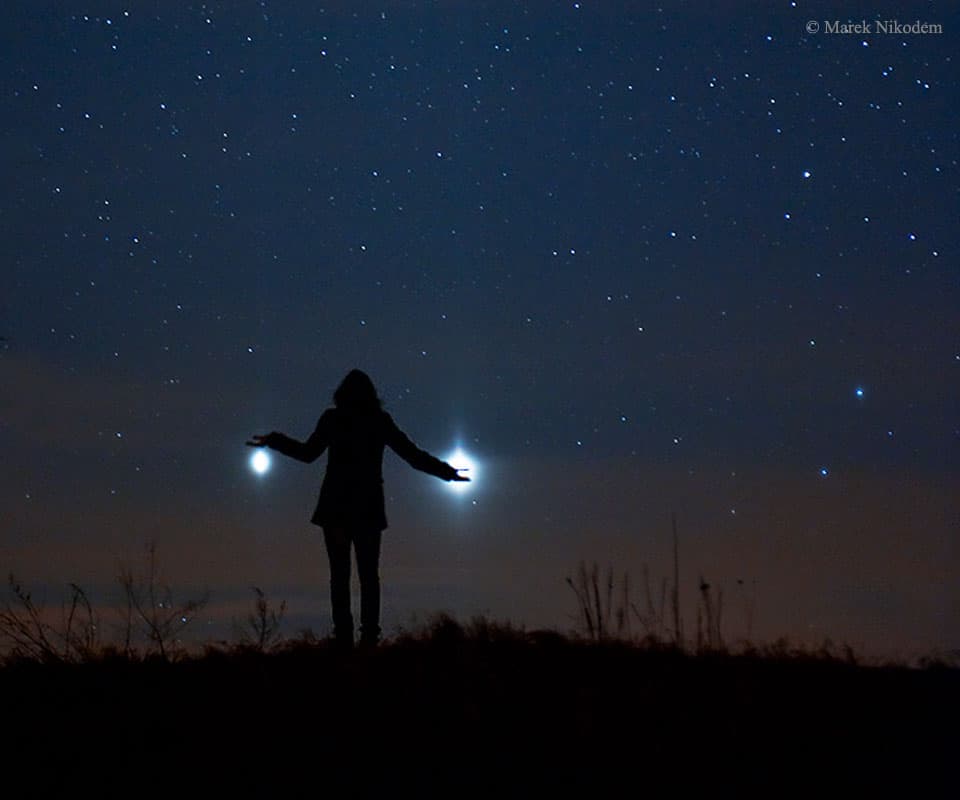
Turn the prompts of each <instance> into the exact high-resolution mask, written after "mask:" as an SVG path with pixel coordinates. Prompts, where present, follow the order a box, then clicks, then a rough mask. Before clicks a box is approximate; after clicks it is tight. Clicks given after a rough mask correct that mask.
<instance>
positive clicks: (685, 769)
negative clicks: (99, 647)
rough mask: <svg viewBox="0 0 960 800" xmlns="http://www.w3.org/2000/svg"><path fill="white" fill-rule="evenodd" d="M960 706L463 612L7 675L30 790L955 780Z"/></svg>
mask: <svg viewBox="0 0 960 800" xmlns="http://www.w3.org/2000/svg"><path fill="white" fill-rule="evenodd" d="M958 699H960V671H958V670H955V669H946V668H930V669H925V670H916V669H906V668H898V667H882V668H881V667H862V666H857V665H855V664H852V663H849V662H846V661H843V660H840V659H836V658H829V657H823V656H821V657H815V656H810V655H801V654H785V653H783V654H780V655H776V654H767V655H765V656H758V655H753V656H750V655H747V656H731V655H721V654H714V655H710V654H706V655H699V656H696V655H690V654H685V653H682V652H680V651H677V650H672V649H658V648H651V647H637V646H635V645H627V644H624V643H608V644H595V643H594V644H588V643H583V642H575V641H571V640H568V639H566V638H564V637H562V636H560V635H558V634H550V633H544V634H526V633H523V632H520V631H516V630H512V629H510V628H498V627H496V626H490V625H485V624H480V625H474V626H472V627H471V628H469V629H464V628H463V627H461V626H459V625H457V624H456V623H455V622H453V621H451V620H441V621H439V622H438V623H437V624H435V625H434V626H433V627H432V628H431V629H429V630H427V631H424V632H422V633H420V634H417V635H408V636H404V637H401V638H399V639H397V640H394V641H391V642H389V643H387V644H386V645H384V646H382V647H380V648H378V649H377V650H374V651H361V650H357V651H350V652H341V651H338V650H336V649H334V648H333V647H332V646H331V645H330V644H328V643H326V642H320V643H315V644H307V643H287V644H286V645H285V646H284V647H281V648H279V649H277V650H276V651H274V652H272V653H268V654H264V653H260V652H257V651H256V650H254V649H250V648H247V649H243V648H233V649H230V650H219V651H218V650H210V651H208V653H207V654H206V655H205V656H204V657H201V658H189V659H183V660H180V661H175V662H169V661H165V660H159V659H154V660H150V659H147V660H131V659H127V658H120V657H113V658H110V657H106V658H103V659H100V660H96V661H92V662H89V663H81V664H38V663H35V662H12V663H10V664H8V665H7V666H5V667H4V668H3V669H0V714H2V719H3V728H4V739H5V741H4V745H3V752H4V754H5V756H7V758H6V759H5V760H6V761H7V763H8V764H10V765H16V766H15V769H11V768H9V767H8V769H7V772H8V775H9V776H13V777H15V778H16V783H17V784H19V786H20V788H21V790H22V792H21V794H19V795H18V796H31V795H33V796H65V795H67V794H70V793H74V792H76V791H78V790H80V789H81V788H89V789H93V790H95V791H97V792H100V793H103V794H117V793H124V794H126V793H130V794H138V795H141V796H172V795H173V794H176V795H182V794H184V793H187V794H193V793H195V792H200V791H204V792H209V791H215V792H216V793H217V796H223V793H225V792H226V793H239V794H241V795H247V794H250V793H252V792H257V793H267V794H270V795H271V796H279V795H278V793H282V794H291V795H292V794H294V793H296V795H297V796H299V795H302V794H304V793H312V794H316V795H320V796H322V795H323V794H325V793H326V791H327V790H330V791H331V792H334V791H335V793H336V794H343V793H344V792H345V791H347V792H348V793H354V792H360V793H364V794H367V793H369V794H374V793H380V792H386V791H390V792H391V793H393V792H395V791H396V790H398V789H400V788H410V789H420V790H424V791H427V792H430V793H435V792H438V791H449V792H453V793H454V794H455V795H456V796H480V795H488V794H490V793H493V792H496V793H498V794H501V795H502V794H504V793H505V794H507V795H509V796H516V795H519V794H526V793H530V792H534V793H535V794H537V795H538V796H539V795H540V794H541V793H542V792H548V791H557V790H564V792H565V793H566V791H567V790H571V789H576V790H578V791H583V792H585V793H587V792H589V793H591V794H592V793H594V792H596V791H598V790H600V791H612V790H618V791H619V790H631V791H633V790H636V791H634V793H636V792H640V791H653V790H657V791H660V790H677V791H679V790H680V789H684V788H721V787H729V788H730V789H734V790H737V791H738V792H741V791H742V792H747V793H758V792H761V791H762V792H764V793H767V792H776V793H778V794H779V793H782V792H785V791H787V790H788V789H790V788H793V789H797V790H799V789H800V788H801V787H806V788H809V789H814V788H815V787H818V786H819V787H820V789H823V788H825V787H832V788H834V789H835V788H839V787H848V788H850V789H854V790H857V793H858V794H860V793H861V792H862V791H864V790H866V788H867V787H879V788H887V789H888V788H890V787H891V786H892V785H894V784H904V785H909V786H913V787H918V786H920V785H926V786H943V787H946V786H947V785H948V783H947V778H948V777H952V770H950V769H949V767H950V764H951V760H952V759H953V757H954V756H955V753H956V752H957V747H958V744H960V737H958V734H957V728H956V726H955V724H954V720H955V717H956V711H957V709H958V707H960V705H958V702H957V701H958ZM13 777H11V778H9V779H8V780H7V784H6V785H7V786H12V785H13ZM818 793H819V792H818ZM11 796H12V795H11Z"/></svg>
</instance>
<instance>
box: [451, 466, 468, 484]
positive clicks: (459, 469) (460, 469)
mask: <svg viewBox="0 0 960 800" xmlns="http://www.w3.org/2000/svg"><path fill="white" fill-rule="evenodd" d="M454 469H455V470H456V471H457V474H456V475H454V476H453V477H452V478H451V479H450V480H452V481H469V480H470V479H469V478H468V477H467V476H466V475H461V474H460V473H461V472H468V471H469V470H468V469H467V468H466V467H454Z"/></svg>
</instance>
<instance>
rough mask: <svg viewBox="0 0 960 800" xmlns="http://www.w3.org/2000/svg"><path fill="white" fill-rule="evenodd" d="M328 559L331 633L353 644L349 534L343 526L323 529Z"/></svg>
mask: <svg viewBox="0 0 960 800" xmlns="http://www.w3.org/2000/svg"><path fill="white" fill-rule="evenodd" d="M323 541H324V543H325V544H326V546H327V556H328V558H329V559H330V605H331V607H332V609H333V635H334V636H335V637H336V640H337V641H338V642H339V643H341V644H351V645H352V644H353V614H351V613H350V535H349V533H347V531H346V530H345V529H344V528H340V527H327V528H324V529H323Z"/></svg>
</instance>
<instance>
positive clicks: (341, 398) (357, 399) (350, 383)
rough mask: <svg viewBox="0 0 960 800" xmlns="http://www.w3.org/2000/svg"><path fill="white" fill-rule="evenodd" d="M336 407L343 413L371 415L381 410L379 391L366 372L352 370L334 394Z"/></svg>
mask: <svg viewBox="0 0 960 800" xmlns="http://www.w3.org/2000/svg"><path fill="white" fill-rule="evenodd" d="M333 402H334V405H336V407H337V408H338V409H340V410H341V411H348V412H361V413H371V412H373V411H379V410H380V408H381V405H380V398H379V397H377V390H376V388H375V387H374V385H373V381H372V380H370V376H369V375H367V373H366V372H364V371H363V370H359V369H352V370H350V372H349V373H347V377H346V378H344V379H343V380H342V381H341V382H340V385H339V386H338V387H337V390H336V391H335V392H334V393H333Z"/></svg>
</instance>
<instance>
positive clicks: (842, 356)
mask: <svg viewBox="0 0 960 800" xmlns="http://www.w3.org/2000/svg"><path fill="white" fill-rule="evenodd" d="M659 5H660V6H662V7H658V4H647V3H613V2H611V3H599V2H581V3H570V2H563V3H546V2H543V3H540V2H531V3H506V2H504V3H483V2H477V3H467V2H456V3H452V2H451V3H421V2H405V3H382V4H377V5H374V4H370V3H346V2H343V3H330V4H327V5H324V4H323V3H314V2H292V1H291V2H247V1H245V0H244V1H241V0H238V1H237V2H223V3H208V4H187V3H183V2H152V3H142V2H136V1H135V0H132V1H131V2H129V3H126V4H118V3H110V2H89V3H86V4H79V5H77V4H73V3H65V2H51V3H44V2H30V3H27V2H14V3H13V4H12V5H8V6H6V7H5V24H4V26H3V29H2V32H0V37H2V41H0V119H2V120H3V122H2V125H0V135H2V161H0V164H2V172H3V183H4V187H5V188H4V192H3V196H2V200H0V247H2V255H3V258H2V264H3V272H2V279H3V280H2V296H0V335H2V336H3V337H5V340H4V341H3V342H2V343H0V346H2V348H3V349H2V350H0V376H2V378H0V380H2V386H3V389H2V393H0V447H2V451H3V462H2V463H3V466H2V473H0V493H2V494H0V503H2V507H3V515H2V519H3V522H2V539H0V566H2V569H3V572H4V573H6V572H8V571H10V570H12V571H14V572H15V573H16V574H17V576H18V577H19V578H20V579H21V580H23V581H25V582H26V583H28V584H30V585H31V586H34V587H39V588H40V589H42V591H39V589H38V593H39V594H43V593H46V597H47V598H48V600H49V601H50V602H56V601H57V599H58V598H59V596H60V593H62V590H63V587H64V585H65V583H66V582H67V581H76V582H78V583H81V584H82V585H84V586H86V587H87V588H88V590H90V592H91V594H92V595H93V596H94V597H95V598H96V599H97V602H98V604H100V605H102V607H103V609H104V614H105V617H106V618H107V619H109V618H110V610H109V609H110V606H111V604H112V603H114V602H115V599H116V598H115V595H116V589H115V588H114V576H115V574H116V572H117V567H118V564H119V563H120V562H121V561H124V560H125V561H127V562H133V561H135V560H136V559H137V558H139V555H140V554H141V553H142V551H143V547H144V545H145V543H146V542H147V541H148V540H150V539H154V540H156V542H157V546H158V550H159V554H160V557H161V560H162V561H163V562H164V564H165V567H166V569H167V570H168V574H169V577H170V580H171V582H172V583H173V584H174V585H175V587H176V588H177V589H178V590H179V591H182V592H183V593H189V592H191V591H195V590H197V589H198V588H199V587H209V589H210V591H211V605H210V607H209V609H208V612H207V615H206V618H205V622H204V624H206V625H207V626H208V627H209V630H210V631H219V630H220V629H221V628H222V627H223V626H224V625H225V624H226V621H228V620H229V619H230V617H231V616H232V615H238V614H241V613H242V612H243V610H245V609H246V608H247V607H248V606H249V605H250V603H249V601H250V597H251V594H250V591H249V587H250V586H251V585H258V586H261V587H262V588H263V589H264V590H265V591H266V592H267V594H268V595H270V596H271V597H273V598H276V599H277V600H279V599H282V598H286V599H287V600H288V602H289V605H290V611H289V626H288V627H289V629H290V632H292V631H293V630H294V629H296V628H297V627H305V626H311V627H313V628H314V629H315V630H316V631H317V632H318V633H321V634H323V633H326V632H327V631H328V630H329V603H328V599H327V565H326V558H325V554H324V551H323V545H322V540H321V537H320V531H319V529H317V528H315V527H313V526H311V525H310V524H309V521H308V520H309V516H310V513H311V512H312V510H313V506H314V503H315V501H316V493H317V489H318V486H319V482H320V479H321V477H322V470H323V461H321V462H317V463H316V464H314V465H311V466H309V467H308V466H305V465H302V464H299V463H296V462H293V461H285V460H284V459H282V457H280V456H279V455H276V454H275V455H274V459H273V468H272V469H271V470H270V471H269V472H268V473H267V474H266V475H264V476H257V475H255V474H254V473H253V472H252V471H251V470H250V468H249V465H248V459H249V456H250V452H251V451H250V450H249V449H248V448H245V447H244V441H245V440H246V439H247V438H248V437H249V435H250V434H254V433H266V432H268V431H270V430H280V431H284V432H286V433H288V434H290V435H293V436H297V437H299V438H305V437H306V436H307V435H308V434H309V433H310V432H311V431H312V429H313V426H314V424H315V422H316V419H317V417H318V416H319V415H320V413H321V412H322V411H323V410H324V408H326V407H328V406H329V405H330V404H331V394H332V392H333V390H334V388H335V387H336V385H337V384H338V382H339V381H340V380H341V379H342V377H343V376H344V375H345V374H346V372H347V371H348V370H349V369H351V368H353V367H360V368H362V369H364V370H365V371H367V372H368V373H369V374H370V375H371V377H372V378H373V380H374V382H375V384H376V385H377V387H378V390H379V391H380V394H381V396H382V398H383V400H384V403H385V406H386V408H387V409H388V410H389V411H390V412H391V413H392V415H393V416H394V418H395V419H396V421H397V422H398V424H399V425H400V427H401V428H402V429H403V430H405V431H406V432H407V433H408V435H410V437H411V438H412V439H413V440H414V441H415V442H416V443H417V444H419V445H420V446H421V447H424V448H425V449H427V450H429V451H431V452H433V453H435V454H436V455H438V456H440V457H445V456H446V455H447V454H448V453H449V452H450V451H452V450H453V449H454V447H456V446H460V447H462V448H463V449H464V450H465V451H467V452H468V453H469V454H470V455H471V457H473V458H474V459H476V462H477V469H476V472H475V477H476V480H475V482H474V483H473V484H471V485H470V489H469V491H467V492H463V493H453V492H451V491H450V487H449V486H448V485H446V484H444V483H442V482H441V481H437V480H435V479H433V478H430V477H429V476H426V475H424V474H422V473H417V472H414V471H413V470H411V469H409V468H408V467H407V465H406V464H404V463H403V462H402V461H400V460H399V459H398V458H397V457H396V456H394V455H393V454H392V453H390V452H389V451H388V453H387V455H386V456H385V465H384V469H385V479H386V491H387V514H388V518H389V520H390V528H389V529H388V531H387V533H386V534H385V540H384V552H383V560H382V570H381V571H382V575H383V580H384V621H385V623H386V628H387V632H390V630H391V627H392V626H396V625H398V624H404V625H406V624H409V623H410V622H411V621H412V620H415V619H422V618H423V617H424V616H425V615H427V614H429V613H431V612H433V611H437V610H441V609H445V610H449V611H452V612H455V613H457V614H459V615H461V616H464V617H468V616H469V615H471V614H474V613H487V614H490V615H492V616H496V617H498V618H509V619H511V620H513V621H515V622H518V623H523V624H526V625H528V626H540V625H543V626H550V627H559V628H568V627H570V626H571V625H572V624H573V621H574V619H573V615H574V612H575V610H576V604H575V599H574V597H573V594H572V592H571V591H570V589H569V587H568V586H566V585H565V582H564V579H565V577H566V576H567V575H570V574H572V573H573V571H574V570H575V569H576V567H577V564H578V562H579V561H580V560H581V559H586V560H588V561H597V562H599V563H600V564H601V565H607V564H613V565H614V566H615V567H616V569H617V570H618V571H620V572H622V571H629V572H630V574H631V577H632V579H633V581H634V585H635V586H638V585H639V583H640V582H639V577H640V574H641V570H642V568H643V565H644V564H647V565H649V570H650V575H651V576H652V580H653V582H654V583H655V584H657V585H658V584H659V580H660V577H661V576H664V577H665V576H667V575H669V574H671V570H672V563H671V560H670V552H671V544H670V515H671V513H672V512H676V514H677V521H678V527H679V535H680V570H681V580H682V582H683V585H682V587H681V592H682V595H683V597H684V606H685V616H686V617H687V625H688V629H689V628H692V627H693V622H694V615H695V606H694V603H695V600H696V589H697V585H698V581H699V578H700V576H701V575H702V576H704V577H705V578H706V579H707V580H708V581H710V582H711V584H712V585H714V586H715V587H720V586H722V587H724V589H725V592H726V601H725V602H726V610H725V615H724V621H725V626H726V630H727V634H728V637H729V638H730V639H735V638H737V637H738V636H743V635H744V633H745V625H746V612H745V610H744V609H745V605H746V603H747V599H748V598H747V596H746V589H745V587H748V586H752V585H753V584H754V583H755V585H756V622H755V625H754V628H753V631H752V633H753V636H754V638H761V639H772V638H775V637H777V636H781V635H784V636H789V637H792V638H794V639H796V640H800V641H812V642H819V641H821V640H822V639H823V638H824V637H826V636H829V637H831V638H833V639H834V640H841V641H842V640H846V641H849V642H850V643H851V644H853V645H855V646H857V647H862V648H865V649H867V650H868V651H873V652H880V651H884V652H888V651H897V652H900V651H910V650H912V649H916V648H919V649H927V650H929V649H930V648H935V647H947V648H950V647H952V648H956V647H958V646H960V613H958V612H960V607H958V606H960V603H958V593H957V582H958V575H960V564H958V552H957V545H956V542H957V535H958V519H960V504H958V501H957V499H956V498H957V497H958V496H960V492H958V489H960V481H958V460H957V449H958V444H960V404H958V400H957V398H958V396H960V395H958V375H960V325H958V322H960V315H958V309H960V281H958V266H957V265H958V257H957V256H958V245H960V242H958V225H957V223H958V216H960V215H958V211H960V204H958V189H960V181H958V164H957V159H958V124H957V122H958V120H957V113H956V108H957V105H958V101H960V93H958V91H957V75H958V72H957V58H956V53H957V42H958V38H957V37H958V36H960V14H958V13H957V11H956V9H955V7H954V6H953V5H952V4H948V3H921V2H913V3H899V4H894V6H891V7H890V8H886V7H884V8H882V9H879V10H878V9H877V7H876V6H874V5H872V4H869V5H864V4H860V3H857V2H848V3H843V4H840V5H837V4H827V5H820V4H808V3H802V2H796V3H791V2H780V1H779V0H778V2H770V3H759V2H758V3H748V2H730V3H725V4H710V5H711V8H712V9H713V10H711V11H707V10H705V8H706V5H707V4H700V3H694V2H687V3H684V2H678V3H662V4H659ZM714 6H718V7H719V8H720V9H722V10H717V9H716V8H714ZM864 19H865V20H868V21H875V20H877V19H898V20H899V21H900V22H901V23H908V22H909V23H912V22H914V21H916V20H919V21H921V22H924V21H925V22H929V23H937V24H940V25H942V26H943V33H942V34H939V35H936V34H934V35H920V34H899V35H897V34H887V35H883V34H879V33H877V32H873V33H871V34H867V35H841V34H828V33H825V31H824V23H825V22H826V21H833V20H840V21H841V22H843V21H861V20H864ZM810 20H813V21H818V22H819V24H820V26H821V29H820V31H819V32H817V33H809V32H808V31H807V22H808V21H810ZM738 580H741V581H743V583H742V584H739V583H738V582H737V581H738ZM200 633H202V630H200Z"/></svg>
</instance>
